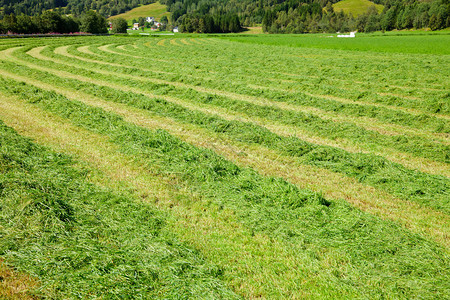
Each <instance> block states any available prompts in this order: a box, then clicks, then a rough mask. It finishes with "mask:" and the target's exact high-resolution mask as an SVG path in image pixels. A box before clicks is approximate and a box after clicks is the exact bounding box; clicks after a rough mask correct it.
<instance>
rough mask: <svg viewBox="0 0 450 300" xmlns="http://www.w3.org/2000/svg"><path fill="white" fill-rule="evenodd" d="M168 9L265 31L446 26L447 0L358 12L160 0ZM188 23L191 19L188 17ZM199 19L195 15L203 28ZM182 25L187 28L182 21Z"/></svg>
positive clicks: (387, 1)
mask: <svg viewBox="0 0 450 300" xmlns="http://www.w3.org/2000/svg"><path fill="white" fill-rule="evenodd" d="M161 2H162V3H164V4H167V6H168V10H169V11H170V12H171V17H172V22H173V23H175V24H181V25H183V24H185V23H186V21H185V19H186V18H189V19H192V18H194V19H196V20H201V19H202V18H205V16H208V15H209V16H217V15H224V14H228V15H236V16H238V19H239V21H240V24H242V25H244V26H254V25H257V24H262V26H263V30H264V31H265V32H269V33H305V32H336V31H341V32H345V31H354V30H358V31H360V32H371V31H377V30H386V31H387V30H393V29H409V28H427V27H429V28H431V29H432V30H436V29H442V28H446V27H449V26H450V4H449V0H431V1H428V2H423V1H414V0H375V1H374V2H375V3H377V4H382V5H383V6H384V10H383V11H382V12H381V13H380V14H379V13H378V12H377V11H376V9H375V8H373V9H369V10H368V11H367V12H366V13H365V14H363V15H360V16H358V17H356V16H352V15H346V14H344V13H342V12H340V13H337V12H335V11H334V9H333V7H332V4H333V3H336V2H338V1H337V0H331V1H328V0H287V1H282V0H220V1H219V0H162V1H161ZM188 23H191V22H188ZM203 23H204V22H202V23H201V22H200V21H197V22H196V24H198V26H197V29H196V30H194V31H197V32H203V31H202V26H200V25H203ZM182 29H184V30H185V31H191V30H192V26H190V28H189V30H186V28H184V27H182Z"/></svg>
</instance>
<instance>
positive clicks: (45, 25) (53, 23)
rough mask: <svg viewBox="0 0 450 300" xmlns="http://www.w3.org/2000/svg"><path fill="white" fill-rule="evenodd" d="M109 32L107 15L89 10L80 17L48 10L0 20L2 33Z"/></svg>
mask: <svg viewBox="0 0 450 300" xmlns="http://www.w3.org/2000/svg"><path fill="white" fill-rule="evenodd" d="M74 32H86V33H107V32H108V29H107V22H106V19H105V17H103V16H101V15H100V14H98V13H96V12H94V11H92V10H89V11H86V12H85V13H83V14H82V15H81V16H80V17H79V18H77V17H72V16H66V15H61V14H59V13H57V12H55V11H50V10H47V11H45V12H44V13H42V14H40V15H36V16H27V15H24V14H21V15H19V16H16V15H15V14H10V15H6V16H4V17H3V19H2V20H0V33H2V34H6V33H18V34H37V33H74Z"/></svg>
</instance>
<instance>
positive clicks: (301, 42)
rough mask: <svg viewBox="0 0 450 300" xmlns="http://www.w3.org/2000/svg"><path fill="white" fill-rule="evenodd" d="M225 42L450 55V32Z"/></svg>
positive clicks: (278, 37)
mask: <svg viewBox="0 0 450 300" xmlns="http://www.w3.org/2000/svg"><path fill="white" fill-rule="evenodd" d="M223 38H225V39H228V40H232V41H239V42H243V43H251V44H265V45H274V46H275V45H276V46H280V45H284V46H290V47H306V48H320V49H336V50H338V49H339V50H355V51H374V52H393V53H423V54H425V53H427V54H446V55H447V54H450V48H449V47H448V45H449V44H450V32H449V31H441V32H434V33H432V34H431V33H428V32H425V31H415V32H408V31H398V32H389V33H386V34H381V33H372V34H365V33H357V34H356V38H351V39H348V38H347V39H342V38H337V37H336V34H305V35H285V34H282V35H272V34H271V35H248V36H239V35H226V36H223Z"/></svg>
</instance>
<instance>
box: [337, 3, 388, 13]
mask: <svg viewBox="0 0 450 300" xmlns="http://www.w3.org/2000/svg"><path fill="white" fill-rule="evenodd" d="M370 6H375V7H376V9H377V10H378V12H379V13H380V12H381V11H382V10H383V7H384V6H383V5H381V4H375V3H373V2H371V1H369V0H343V1H340V2H337V3H335V4H333V8H334V10H335V11H336V12H340V11H344V13H346V14H352V15H353V16H354V17H356V16H359V15H361V14H363V13H365V12H367V9H368V8H369V7H370Z"/></svg>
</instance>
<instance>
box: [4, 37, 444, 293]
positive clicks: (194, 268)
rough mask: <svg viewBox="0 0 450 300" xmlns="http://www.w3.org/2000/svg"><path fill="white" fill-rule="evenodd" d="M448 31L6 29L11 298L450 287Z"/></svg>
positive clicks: (7, 282) (7, 278) (7, 286)
mask: <svg viewBox="0 0 450 300" xmlns="http://www.w3.org/2000/svg"><path fill="white" fill-rule="evenodd" d="M448 37H449V35H448V34H446V33H445V32H441V33H438V34H433V35H428V34H426V33H422V34H417V33H414V34H408V33H402V35H398V34H397V35H395V34H390V35H380V34H371V35H357V38H355V39H346V40H345V41H342V40H339V39H337V38H325V37H323V36H322V35H300V36H297V35H282V36H281V35H185V34H179V35H174V36H117V37H73V38H72V37H68V38H52V39H50V38H46V39H2V40H0V52H1V53H0V195H1V199H2V201H1V202H0V205H1V206H0V236H1V237H2V238H1V239H0V276H1V277H2V278H3V280H2V282H1V284H0V298H8V297H9V298H14V297H16V298H17V297H23V298H25V299H27V297H28V299H33V297H34V298H39V297H42V298H52V299H53V298H54V299H73V298H105V299H109V298H144V299H149V298H151V299H159V298H161V299H171V298H210V299H215V298H223V299H242V298H245V299H246V298H266V299H285V298H306V299H349V298H352V299H353V298H390V299H392V298H405V299H408V298H415V297H417V295H420V297H421V298H423V299H445V298H448V297H450V284H449V282H450V280H449V279H450V278H449V277H450V268H449V266H450V256H449V246H450V217H449V213H450V202H449V199H450V195H449V194H450V168H449V164H450V96H449V92H448V91H449V84H450V82H449V79H448V78H449V75H450V74H449V70H448V68H447V66H448V64H449V53H448V49H447V48H445V47H443V46H441V47H437V46H436V45H441V44H445V43H447V40H448ZM433 45H434V46H435V47H433Z"/></svg>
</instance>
